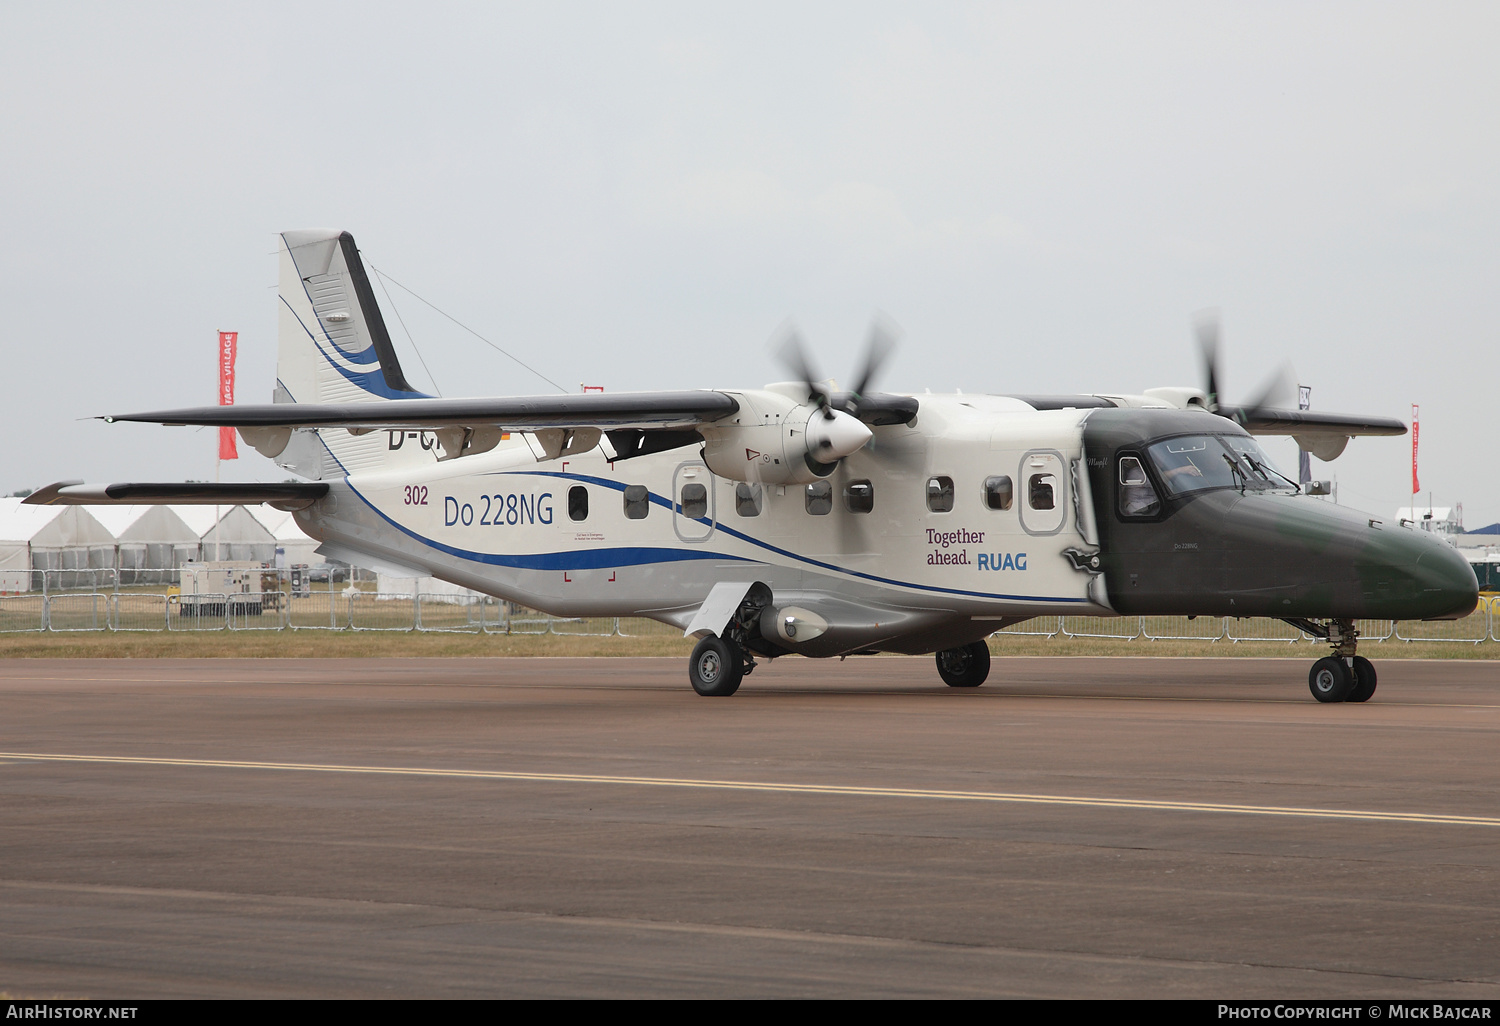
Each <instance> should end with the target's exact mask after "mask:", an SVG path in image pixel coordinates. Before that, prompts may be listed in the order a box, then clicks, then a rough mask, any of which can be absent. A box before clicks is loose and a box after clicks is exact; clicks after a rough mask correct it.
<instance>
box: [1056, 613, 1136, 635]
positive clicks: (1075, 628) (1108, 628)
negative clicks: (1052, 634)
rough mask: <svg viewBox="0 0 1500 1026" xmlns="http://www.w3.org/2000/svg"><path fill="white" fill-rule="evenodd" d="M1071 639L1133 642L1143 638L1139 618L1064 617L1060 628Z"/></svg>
mask: <svg viewBox="0 0 1500 1026" xmlns="http://www.w3.org/2000/svg"><path fill="white" fill-rule="evenodd" d="M1059 629H1060V630H1061V631H1062V633H1063V635H1064V636H1065V637H1069V638H1110V639H1113V640H1115V641H1131V640H1133V639H1135V638H1138V637H1140V636H1141V618H1140V617H1139V616H1064V617H1062V626H1061V627H1060V628H1059Z"/></svg>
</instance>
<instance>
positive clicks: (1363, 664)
mask: <svg viewBox="0 0 1500 1026" xmlns="http://www.w3.org/2000/svg"><path fill="white" fill-rule="evenodd" d="M1374 693H1375V664H1374V663H1372V662H1370V660H1368V659H1366V658H1365V657H1364V656H1355V657H1354V687H1352V688H1350V689H1349V697H1348V698H1346V699H1344V701H1346V702H1368V701H1369V700H1370V696H1371V695H1373V694H1374Z"/></svg>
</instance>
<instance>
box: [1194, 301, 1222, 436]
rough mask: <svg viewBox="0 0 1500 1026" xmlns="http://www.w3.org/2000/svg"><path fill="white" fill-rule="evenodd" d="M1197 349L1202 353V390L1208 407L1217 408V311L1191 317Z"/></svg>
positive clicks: (1216, 410)
mask: <svg viewBox="0 0 1500 1026" xmlns="http://www.w3.org/2000/svg"><path fill="white" fill-rule="evenodd" d="M1193 328H1194V330H1195V332H1196V333H1197V335H1198V349H1199V351H1200V352H1201V353H1202V354H1203V379H1204V384H1203V392H1204V395H1205V397H1206V402H1207V405H1208V408H1209V409H1210V410H1212V411H1214V412H1218V409H1219V312H1218V311H1217V310H1204V311H1202V312H1201V313H1199V314H1198V315H1197V316H1196V317H1195V318H1193Z"/></svg>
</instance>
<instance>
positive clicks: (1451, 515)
mask: <svg viewBox="0 0 1500 1026" xmlns="http://www.w3.org/2000/svg"><path fill="white" fill-rule="evenodd" d="M1402 520H1409V521H1411V522H1412V524H1413V525H1415V526H1416V527H1417V528H1419V529H1420V530H1423V531H1431V532H1432V533H1433V534H1440V535H1443V536H1445V537H1446V538H1447V539H1448V540H1449V541H1450V542H1452V540H1453V538H1455V537H1457V536H1458V535H1460V534H1463V533H1464V522H1463V508H1462V507H1459V508H1458V510H1457V511H1456V512H1455V510H1454V508H1453V507H1452V506H1416V507H1412V506H1402V507H1401V508H1400V509H1398V510H1396V521H1397V522H1398V523H1399V522H1400V521H1402Z"/></svg>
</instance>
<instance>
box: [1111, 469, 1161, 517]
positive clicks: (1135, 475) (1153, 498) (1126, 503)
mask: <svg viewBox="0 0 1500 1026" xmlns="http://www.w3.org/2000/svg"><path fill="white" fill-rule="evenodd" d="M1160 512H1161V499H1159V498H1157V495H1156V488H1155V487H1154V486H1153V485H1152V484H1151V479H1150V478H1149V477H1147V476H1146V468H1145V467H1143V466H1141V461H1140V459H1139V458H1138V457H1136V456H1121V457H1120V515H1121V516H1124V517H1154V516H1156V514H1157V513H1160Z"/></svg>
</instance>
